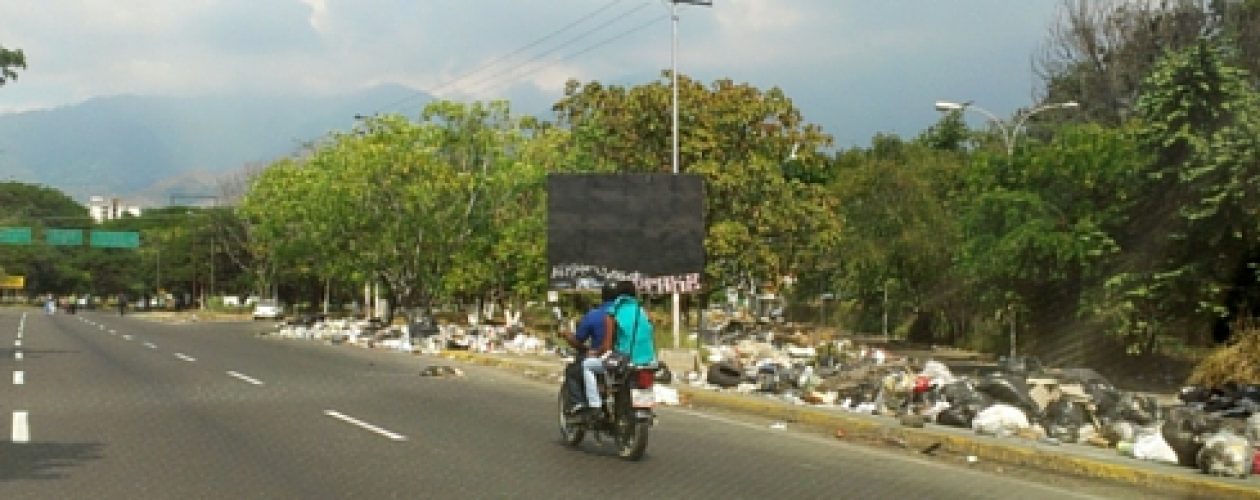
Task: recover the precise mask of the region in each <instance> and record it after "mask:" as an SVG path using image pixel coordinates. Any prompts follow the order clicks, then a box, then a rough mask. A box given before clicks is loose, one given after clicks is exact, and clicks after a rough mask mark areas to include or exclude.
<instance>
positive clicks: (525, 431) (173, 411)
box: [0, 308, 1149, 499]
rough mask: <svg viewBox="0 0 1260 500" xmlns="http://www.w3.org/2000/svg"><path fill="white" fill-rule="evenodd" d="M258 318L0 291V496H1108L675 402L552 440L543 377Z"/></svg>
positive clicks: (1109, 492)
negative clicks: (622, 425) (28, 300)
mask: <svg viewBox="0 0 1260 500" xmlns="http://www.w3.org/2000/svg"><path fill="white" fill-rule="evenodd" d="M259 328H260V325H255V324H241V323H237V324H231V323H213V324H212V323H201V324H187V325H172V324H163V323H156V322H148V321H142V320H139V319H135V318H132V317H130V316H126V317H120V316H118V315H116V314H109V313H107V312H105V311H93V312H81V313H80V314H77V315H64V314H58V315H53V316H47V315H44V314H43V313H42V312H40V311H39V310H38V309H34V308H31V309H25V308H22V309H18V308H0V342H2V344H0V355H2V356H3V357H2V358H0V370H2V371H0V374H3V378H4V380H0V382H3V383H2V384H0V426H2V429H3V430H2V431H0V433H2V434H0V435H3V436H4V439H3V441H0V498H5V499H14V498H96V499H112V498H120V499H121V498H126V499H136V498H179V499H191V498H286V499H287V498H417V497H420V498H434V497H447V498H450V497H455V498H466V497H476V498H485V497H491V498H500V497H511V498H603V497H614V498H821V497H839V498H1014V497H1018V498H1021V499H1034V498H1055V499H1063V498H1092V497H1105V498H1116V497H1118V496H1127V495H1124V494H1123V491H1124V490H1117V489H1114V488H1111V489H1109V488H1108V487H1105V486H1099V487H1098V489H1092V490H1091V489H1082V488H1079V487H1076V486H1073V485H1064V484H1059V485H1056V484H1046V483H1045V482H1042V481H1035V482H1034V481H1028V480H1024V479H1019V478H1015V477H1009V476H1007V475H1002V474H993V473H990V472H984V471H979V470H972V469H968V468H965V467H958V466H952V465H946V464H941V463H939V462H936V461H931V460H925V459H917V458H914V457H913V456H908V455H907V454H900V453H894V452H889V451H882V450H878V449H872V448H868V447H863V446H857V445H851V444H846V443H843V442H839V441H836V440H829V439H826V438H822V437H818V436H815V435H811V434H808V433H798V432H793V431H787V432H785V431H778V430H771V429H768V428H767V427H766V426H764V425H760V424H753V423H748V422H745V421H741V420H739V419H732V418H727V417H721V416H714V415H708V414H704V413H698V412H694V411H689V410H682V409H676V408H668V409H664V410H663V411H662V413H661V418H660V424H659V425H658V426H657V427H655V428H654V429H653V431H652V435H651V440H650V445H649V447H648V455H647V456H646V457H645V458H644V460H643V461H641V462H637V463H630V462H625V461H622V460H620V459H618V458H617V457H616V456H615V455H614V454H613V451H612V450H611V449H605V448H601V447H599V446H596V445H593V444H591V443H589V441H588V443H585V444H584V445H583V446H582V447H581V448H580V449H571V448H568V447H565V446H564V445H563V444H562V443H561V442H560V440H559V434H558V432H557V430H556V427H555V423H554V422H555V415H554V401H555V399H554V398H555V391H556V389H555V388H554V387H551V386H548V385H546V384H542V383H539V382H536V381H532V380H527V379H523V378H521V377H519V376H516V375H512V374H508V373H505V372H501V371H497V370H495V369H493V368H484V367H477V366H464V367H462V368H463V369H464V370H465V372H466V376H465V377H461V378H445V379H444V378H434V377H421V376H419V372H420V370H421V369H422V368H423V367H425V366H427V365H430V364H451V362H449V361H446V360H444V359H441V358H433V357H424V356H412V355H405V354H399V353H391V352H384V351H380V350H366V349H357V348H352V347H338V346H327V345H323V344H320V343H316V342H307V341H292V340H287V341H286V340H278V339H271V338H261V337H258V336H257V335H255V334H254V333H255V332H257V331H258V330H259ZM10 372H12V374H13V375H12V379H11V380H10V376H9V373H10ZM588 440H589V438H588ZM1118 491H1119V492H1120V493H1117V492H1118ZM1091 495H1094V496H1091ZM1132 496H1134V497H1139V496H1140V497H1144V498H1148V497H1149V495H1147V494H1141V495H1138V494H1136V492H1135V493H1134V495H1132Z"/></svg>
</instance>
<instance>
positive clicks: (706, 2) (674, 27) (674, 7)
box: [669, 0, 713, 349]
mask: <svg viewBox="0 0 1260 500" xmlns="http://www.w3.org/2000/svg"><path fill="white" fill-rule="evenodd" d="M680 3H681V4H687V5H699V6H704V7H712V6H713V1H712V0H669V19H670V30H671V36H670V50H669V78H670V82H669V88H670V92H671V93H672V94H673V95H672V97H671V101H670V102H671V106H672V107H673V118H672V119H671V120H670V123H671V125H670V127H671V142H672V143H673V148H672V153H671V157H672V159H671V164H672V165H673V173H674V174H675V175H677V174H678V55H677V54H678V4H680ZM671 298H672V299H673V300H672V302H673V307H672V309H673V320H674V349H677V348H678V347H679V346H680V342H679V337H680V336H681V333H680V328H679V326H680V325H679V324H678V323H679V318H680V316H681V314H680V311H679V299H678V292H674V293H673V294H671Z"/></svg>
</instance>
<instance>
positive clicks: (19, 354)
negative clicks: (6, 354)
mask: <svg viewBox="0 0 1260 500" xmlns="http://www.w3.org/2000/svg"><path fill="white" fill-rule="evenodd" d="M13 359H16V360H18V361H21V360H22V351H13Z"/></svg>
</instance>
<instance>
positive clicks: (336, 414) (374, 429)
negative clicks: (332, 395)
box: [324, 410, 407, 441]
mask: <svg viewBox="0 0 1260 500" xmlns="http://www.w3.org/2000/svg"><path fill="white" fill-rule="evenodd" d="M324 415H328V416H330V417H332V418H335V419H337V420H340V421H342V422H346V423H348V424H352V425H355V426H358V427H360V428H362V429H366V430H368V431H371V432H375V433H377V434H380V435H382V436H385V438H387V439H389V440H391V441H406V440H407V436H404V435H402V434H398V433H396V432H390V431H387V430H385V429H382V428H380V427H377V426H375V425H372V424H369V423H367V422H364V421H362V420H359V419H356V418H354V417H350V416H347V415H344V414H342V413H341V412H338V411H334V410H324Z"/></svg>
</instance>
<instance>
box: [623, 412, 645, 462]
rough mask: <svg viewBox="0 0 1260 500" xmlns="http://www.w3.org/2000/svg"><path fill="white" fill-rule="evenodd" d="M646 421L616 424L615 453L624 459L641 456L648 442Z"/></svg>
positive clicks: (634, 458)
mask: <svg viewBox="0 0 1260 500" xmlns="http://www.w3.org/2000/svg"><path fill="white" fill-rule="evenodd" d="M648 427H650V426H649V425H648V423H647V422H637V421H630V422H624V423H619V424H618V426H617V428H618V429H617V454H618V455H620V456H621V458H624V459H626V460H638V459H640V458H643V452H644V451H647V443H648Z"/></svg>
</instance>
